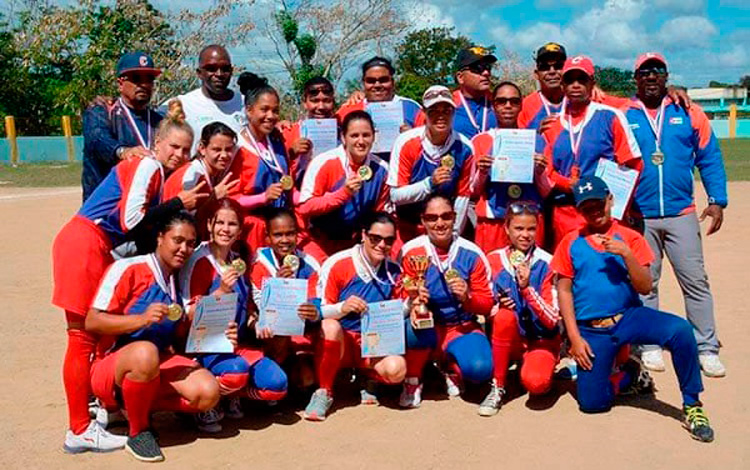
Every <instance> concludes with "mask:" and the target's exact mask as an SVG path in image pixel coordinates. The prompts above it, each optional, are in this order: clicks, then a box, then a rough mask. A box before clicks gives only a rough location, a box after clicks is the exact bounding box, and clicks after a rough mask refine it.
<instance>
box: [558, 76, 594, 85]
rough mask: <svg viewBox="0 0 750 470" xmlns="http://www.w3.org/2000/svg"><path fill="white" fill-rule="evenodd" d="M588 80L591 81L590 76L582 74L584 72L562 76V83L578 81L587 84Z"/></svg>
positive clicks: (569, 83) (570, 83)
mask: <svg viewBox="0 0 750 470" xmlns="http://www.w3.org/2000/svg"><path fill="white" fill-rule="evenodd" d="M590 81H591V77H589V76H588V75H584V74H580V75H565V76H563V83H565V84H566V85H572V84H574V83H575V82H578V83H580V84H581V85H588V84H589V82H590Z"/></svg>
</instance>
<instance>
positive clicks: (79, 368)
mask: <svg viewBox="0 0 750 470" xmlns="http://www.w3.org/2000/svg"><path fill="white" fill-rule="evenodd" d="M66 314H68V317H70V315H75V314H73V313H72V312H66ZM79 316H80V315H79ZM80 317H81V320H80V321H83V316H80ZM95 348H96V338H95V337H94V336H93V335H91V334H90V333H87V332H86V331H84V330H77V329H69V330H68V349H67V350H66V351H65V360H64V362H63V370H62V374H63V385H64V386H65V397H66V399H67V401H68V422H69V425H70V429H71V431H73V432H74V433H76V434H81V433H82V432H83V431H85V430H86V428H87V427H88V425H89V422H90V421H91V418H90V417H89V397H90V396H91V355H92V354H93V353H94V349H95Z"/></svg>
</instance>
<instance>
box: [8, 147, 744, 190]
mask: <svg viewBox="0 0 750 470" xmlns="http://www.w3.org/2000/svg"><path fill="white" fill-rule="evenodd" d="M719 142H720V145H721V150H722V152H723V153H724V163H725V164H726V167H727V175H728V176H729V180H730V181H748V180H750V139H736V140H720V141H719ZM80 184H81V164H80V163H62V162H55V163H28V164H22V165H18V166H17V167H12V166H10V165H0V187H51V186H78V185H80Z"/></svg>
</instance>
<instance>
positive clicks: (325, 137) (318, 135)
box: [300, 119, 339, 156]
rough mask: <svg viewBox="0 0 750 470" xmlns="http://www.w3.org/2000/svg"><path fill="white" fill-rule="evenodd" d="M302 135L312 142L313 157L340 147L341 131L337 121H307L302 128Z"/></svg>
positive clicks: (303, 122)
mask: <svg viewBox="0 0 750 470" xmlns="http://www.w3.org/2000/svg"><path fill="white" fill-rule="evenodd" d="M300 135H301V137H304V138H305V139H308V140H310V142H312V145H313V148H312V154H313V156H317V155H320V154H321V153H323V152H327V151H329V150H331V149H334V148H336V147H337V146H338V145H339V129H338V124H337V123H336V120H335V119H305V120H304V121H302V125H301V127H300Z"/></svg>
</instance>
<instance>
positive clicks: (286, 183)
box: [279, 175, 294, 191]
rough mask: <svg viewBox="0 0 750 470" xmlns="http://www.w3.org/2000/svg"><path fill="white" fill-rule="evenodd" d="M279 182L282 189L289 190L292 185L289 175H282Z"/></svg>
mask: <svg viewBox="0 0 750 470" xmlns="http://www.w3.org/2000/svg"><path fill="white" fill-rule="evenodd" d="M279 182H280V183H281V189H283V190H284V191H289V190H290V189H292V187H293V186H294V180H293V179H292V177H291V176H289V175H284V176H282V177H281V181H279Z"/></svg>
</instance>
